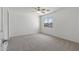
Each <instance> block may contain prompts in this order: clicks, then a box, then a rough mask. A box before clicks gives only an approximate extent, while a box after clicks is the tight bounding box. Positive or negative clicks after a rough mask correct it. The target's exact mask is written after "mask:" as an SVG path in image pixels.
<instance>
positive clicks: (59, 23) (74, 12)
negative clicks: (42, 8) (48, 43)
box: [40, 8, 79, 42]
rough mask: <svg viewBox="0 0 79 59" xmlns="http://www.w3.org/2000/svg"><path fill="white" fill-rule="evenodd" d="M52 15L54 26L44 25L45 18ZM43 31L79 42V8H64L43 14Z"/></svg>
mask: <svg viewBox="0 0 79 59" xmlns="http://www.w3.org/2000/svg"><path fill="white" fill-rule="evenodd" d="M49 16H52V17H53V19H54V24H53V28H44V27H43V18H45V17H49ZM40 31H41V32H42V33H46V34H49V35H53V36H57V37H60V38H64V39H67V40H71V41H75V42H79V8H63V9H61V10H60V11H58V10H57V11H56V12H55V13H51V14H48V15H45V16H41V30H40Z"/></svg>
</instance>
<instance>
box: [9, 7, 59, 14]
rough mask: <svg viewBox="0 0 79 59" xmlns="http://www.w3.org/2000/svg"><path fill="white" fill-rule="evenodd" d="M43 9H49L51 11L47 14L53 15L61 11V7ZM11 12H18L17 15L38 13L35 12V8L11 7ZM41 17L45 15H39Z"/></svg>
mask: <svg viewBox="0 0 79 59" xmlns="http://www.w3.org/2000/svg"><path fill="white" fill-rule="evenodd" d="M42 8H45V9H49V10H50V11H49V12H47V13H51V12H54V11H56V10H57V9H59V7H42ZM9 10H10V11H14V12H17V13H24V14H25V13H36V12H33V11H34V10H35V8H34V7H9ZM47 13H46V14H47ZM39 15H44V14H39Z"/></svg>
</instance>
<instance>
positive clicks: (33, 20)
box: [9, 10, 39, 37]
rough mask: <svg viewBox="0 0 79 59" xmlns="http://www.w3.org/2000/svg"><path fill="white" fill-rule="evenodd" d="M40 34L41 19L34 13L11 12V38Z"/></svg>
mask: <svg viewBox="0 0 79 59" xmlns="http://www.w3.org/2000/svg"><path fill="white" fill-rule="evenodd" d="M37 32H39V18H38V16H37V15H36V14H33V13H25V14H24V13H22V12H21V13H20V12H15V11H11V10H9V35H10V37H13V36H19V35H28V34H33V33H37Z"/></svg>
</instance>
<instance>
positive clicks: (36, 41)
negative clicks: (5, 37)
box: [8, 34, 79, 51]
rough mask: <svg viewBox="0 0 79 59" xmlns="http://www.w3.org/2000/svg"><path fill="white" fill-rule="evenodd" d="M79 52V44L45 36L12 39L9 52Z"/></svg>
mask: <svg viewBox="0 0 79 59" xmlns="http://www.w3.org/2000/svg"><path fill="white" fill-rule="evenodd" d="M73 50H74V51H79V44H78V43H74V42H71V41H67V40H64V39H59V38H56V37H51V36H47V35H44V34H33V35H24V36H17V37H13V38H11V40H9V42H8V51H73Z"/></svg>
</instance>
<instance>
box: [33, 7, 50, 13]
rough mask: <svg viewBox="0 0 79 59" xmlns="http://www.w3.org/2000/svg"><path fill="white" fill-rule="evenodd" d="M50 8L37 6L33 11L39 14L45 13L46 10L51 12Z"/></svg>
mask: <svg viewBox="0 0 79 59" xmlns="http://www.w3.org/2000/svg"><path fill="white" fill-rule="evenodd" d="M49 11H50V10H49V9H47V8H43V7H35V8H34V11H33V12H36V13H38V14H40V13H43V14H45V13H46V12H49Z"/></svg>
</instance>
